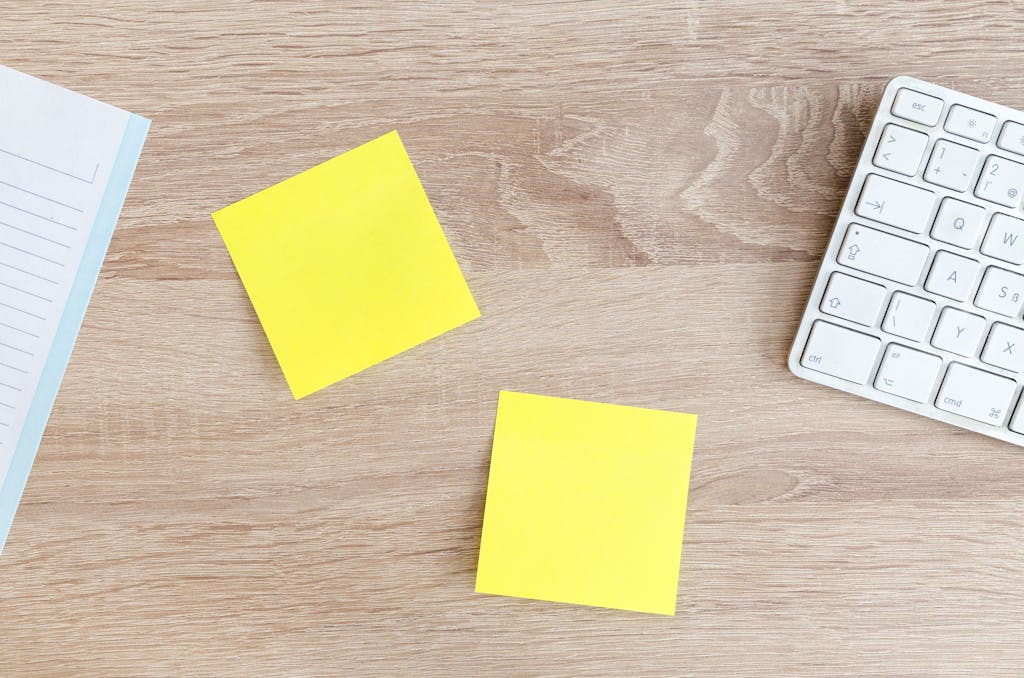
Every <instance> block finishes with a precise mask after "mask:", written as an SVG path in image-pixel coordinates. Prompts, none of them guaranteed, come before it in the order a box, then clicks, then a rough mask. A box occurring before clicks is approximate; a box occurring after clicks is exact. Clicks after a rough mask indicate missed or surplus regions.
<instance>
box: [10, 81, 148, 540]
mask: <svg viewBox="0 0 1024 678" xmlns="http://www.w3.org/2000/svg"><path fill="white" fill-rule="evenodd" d="M132 118H136V119H137V120H142V119H141V118H138V116H133V115H132V114H130V113H128V112H126V111H123V110H120V109H118V108H115V107H113V106H109V105H107V104H103V103H101V102H98V101H95V100H93V99H90V98H89V97H86V96H83V95H80V94H76V93H74V92H71V91H69V90H67V89H64V88H61V87H58V86H56V85H53V84H51V83H47V82H45V81H42V80H38V79H36V78H33V77H30V76H27V75H25V74H23V73H19V72H18V71H14V70H12V69H10V68H6V67H2V66H0V484H2V487H3V492H4V493H5V494H8V495H9V494H10V493H11V491H12V490H13V491H16V494H17V496H18V497H20V494H21V489H22V488H21V487H13V488H12V487H11V485H12V483H11V482H6V481H8V480H9V479H8V478H7V475H8V472H9V470H10V469H11V466H12V462H14V461H15V458H16V455H17V454H20V452H19V443H23V442H24V441H23V440H22V434H23V432H24V431H25V428H26V422H27V421H28V420H29V418H30V416H31V414H32V412H33V405H34V403H35V402H36V400H37V391H38V390H39V386H40V380H41V379H42V378H43V376H44V373H45V371H46V370H47V369H49V370H51V371H52V370H54V369H56V370H57V372H58V374H57V381H58V382H59V379H60V375H61V374H62V373H63V369H64V367H65V365H66V362H67V357H66V356H64V358H63V361H61V360H60V356H51V352H52V350H53V348H54V345H55V342H58V341H59V339H60V338H59V337H58V335H59V334H60V333H68V332H70V333H72V334H77V331H78V327H79V324H80V322H81V314H80V313H78V317H77V319H76V318H74V317H70V318H65V311H66V307H68V305H69V301H70V300H71V299H72V298H73V296H74V295H78V296H81V295H82V294H83V293H84V295H85V301H87V299H88V296H89V294H90V293H91V291H92V287H93V284H94V283H95V273H97V272H98V266H97V270H96V271H95V272H93V271H85V270H83V271H80V270H79V269H80V267H82V262H83V258H84V255H85V254H86V252H87V251H88V250H89V248H90V247H91V248H93V249H95V248H96V247H100V248H101V250H102V251H101V253H100V257H99V258H100V259H102V253H103V252H105V251H106V247H107V244H108V243H109V238H110V230H112V228H113V224H112V222H111V223H109V224H108V223H106V222H107V221H110V218H109V214H108V215H107V216H106V217H104V218H98V217H101V216H102V215H101V211H106V212H108V213H109V212H110V206H109V203H110V201H111V200H112V199H113V200H116V201H117V204H116V205H115V209H114V215H113V219H114V220H116V213H117V210H118V209H119V208H120V202H121V199H123V192H122V194H121V195H120V199H119V198H118V196H117V195H116V193H117V190H116V187H115V189H114V193H115V195H111V194H110V193H111V186H110V184H111V180H112V177H114V175H115V173H120V174H123V173H124V170H125V168H124V167H120V168H119V167H118V163H119V156H121V155H122V150H123V149H122V146H123V144H124V142H125V139H126V132H127V131H128V129H129V123H130V121H131V119H132ZM144 122H145V124H144V125H143V131H142V136H143V137H144V135H145V127H147V126H148V121H144ZM133 127H138V125H133ZM139 146H140V147H141V142H139ZM136 159H137V153H135V157H131V158H129V161H130V168H128V176H129V177H130V174H131V171H133V170H134V166H135V161H136ZM121 164H122V165H124V164H125V162H124V159H123V158H121ZM122 179H123V177H122ZM124 183H125V188H126V181H125V182H124ZM108 227H109V228H108ZM80 273H81V274H82V275H80ZM90 278H91V279H90ZM81 311H83V312H84V303H82V304H81ZM76 312H77V310H75V311H72V310H70V309H69V310H68V314H69V315H71V316H74V315H75V313H76ZM62 319H63V322H62ZM69 320H70V321H71V322H69ZM76 320H77V322H76ZM64 340H65V343H66V344H67V348H68V353H69V352H70V343H71V342H73V340H74V336H72V337H70V341H68V339H67V337H64ZM55 362H56V363H57V364H56V365H54V364H53V363H55ZM48 363H50V365H49V366H48ZM54 392H55V390H54ZM50 405H52V396H51V402H49V403H43V404H42V406H40V405H38V404H37V406H36V408H35V409H36V410H41V411H43V412H44V414H43V418H44V419H45V417H46V416H47V415H48V414H49V409H50ZM42 423H43V424H45V421H44V422H42ZM40 434H41V428H40ZM29 442H30V443H31V442H32V441H29ZM37 446H38V440H36V441H34V444H32V445H31V456H33V457H34V455H35V447H37ZM20 447H25V445H20ZM29 463H31V460H29ZM8 499H9V497H8ZM8 503H10V502H9V501H8ZM16 503H17V498H15V500H14V504H15V505H16ZM3 510H4V507H3V506H0V514H2V513H3ZM8 510H9V511H11V512H13V507H10V506H9V507H8ZM2 518H3V516H2V515H0V545H2V543H3V540H4V538H5V536H6V530H5V529H4V527H3V521H2Z"/></svg>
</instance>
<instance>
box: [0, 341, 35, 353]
mask: <svg viewBox="0 0 1024 678" xmlns="http://www.w3.org/2000/svg"><path fill="white" fill-rule="evenodd" d="M0 346H4V347H6V348H9V349H11V350H12V351H17V352H18V353H24V354H25V355H27V356H33V355H35V353H33V352H32V351H26V350H25V349H23V348H18V347H17V346H11V345H10V344H5V343H4V342H2V341H0Z"/></svg>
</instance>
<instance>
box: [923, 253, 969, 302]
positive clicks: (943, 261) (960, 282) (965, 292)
mask: <svg viewBox="0 0 1024 678" xmlns="http://www.w3.org/2000/svg"><path fill="white" fill-rule="evenodd" d="M978 268H979V264H978V262H977V261H975V260H974V259H968V258H966V257H961V256H960V255H958V254H951V253H950V252H944V251H940V252H938V253H937V254H936V255H935V260H934V261H933V262H932V270H931V271H929V272H928V279H927V280H926V281H925V283H924V288H925V289H926V290H928V291H929V292H934V293H935V294H941V295H942V296H944V297H949V298H950V299H956V300H957V301H966V300H967V297H968V296H970V294H971V287H973V286H974V279H975V278H976V277H977V276H978Z"/></svg>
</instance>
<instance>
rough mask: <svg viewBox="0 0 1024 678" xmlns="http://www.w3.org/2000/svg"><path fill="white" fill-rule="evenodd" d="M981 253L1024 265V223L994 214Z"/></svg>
mask: <svg viewBox="0 0 1024 678" xmlns="http://www.w3.org/2000/svg"><path fill="white" fill-rule="evenodd" d="M981 253H982V254H987V255H988V256H990V257H995V258H996V259H1002V260H1003V261H1008V262H1010V263H1011V264H1024V221H1021V220H1020V219H1015V218H1013V217H1011V216H1008V215H1006V214H1000V213H998V212H997V213H996V214H993V215H992V221H990V222H989V225H988V233H986V234H985V241H984V242H983V243H981Z"/></svg>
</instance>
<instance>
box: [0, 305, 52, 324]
mask: <svg viewBox="0 0 1024 678" xmlns="http://www.w3.org/2000/svg"><path fill="white" fill-rule="evenodd" d="M0 306H6V307H7V308H9V309H12V310H14V311H18V312H20V313H24V314H25V315H30V316H32V317H33V318H36V319H38V320H46V316H42V315H39V314H38V313H33V312H32V311H26V310H25V309H23V308H18V307H17V306H11V305H10V304H7V303H4V302H2V301H0Z"/></svg>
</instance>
